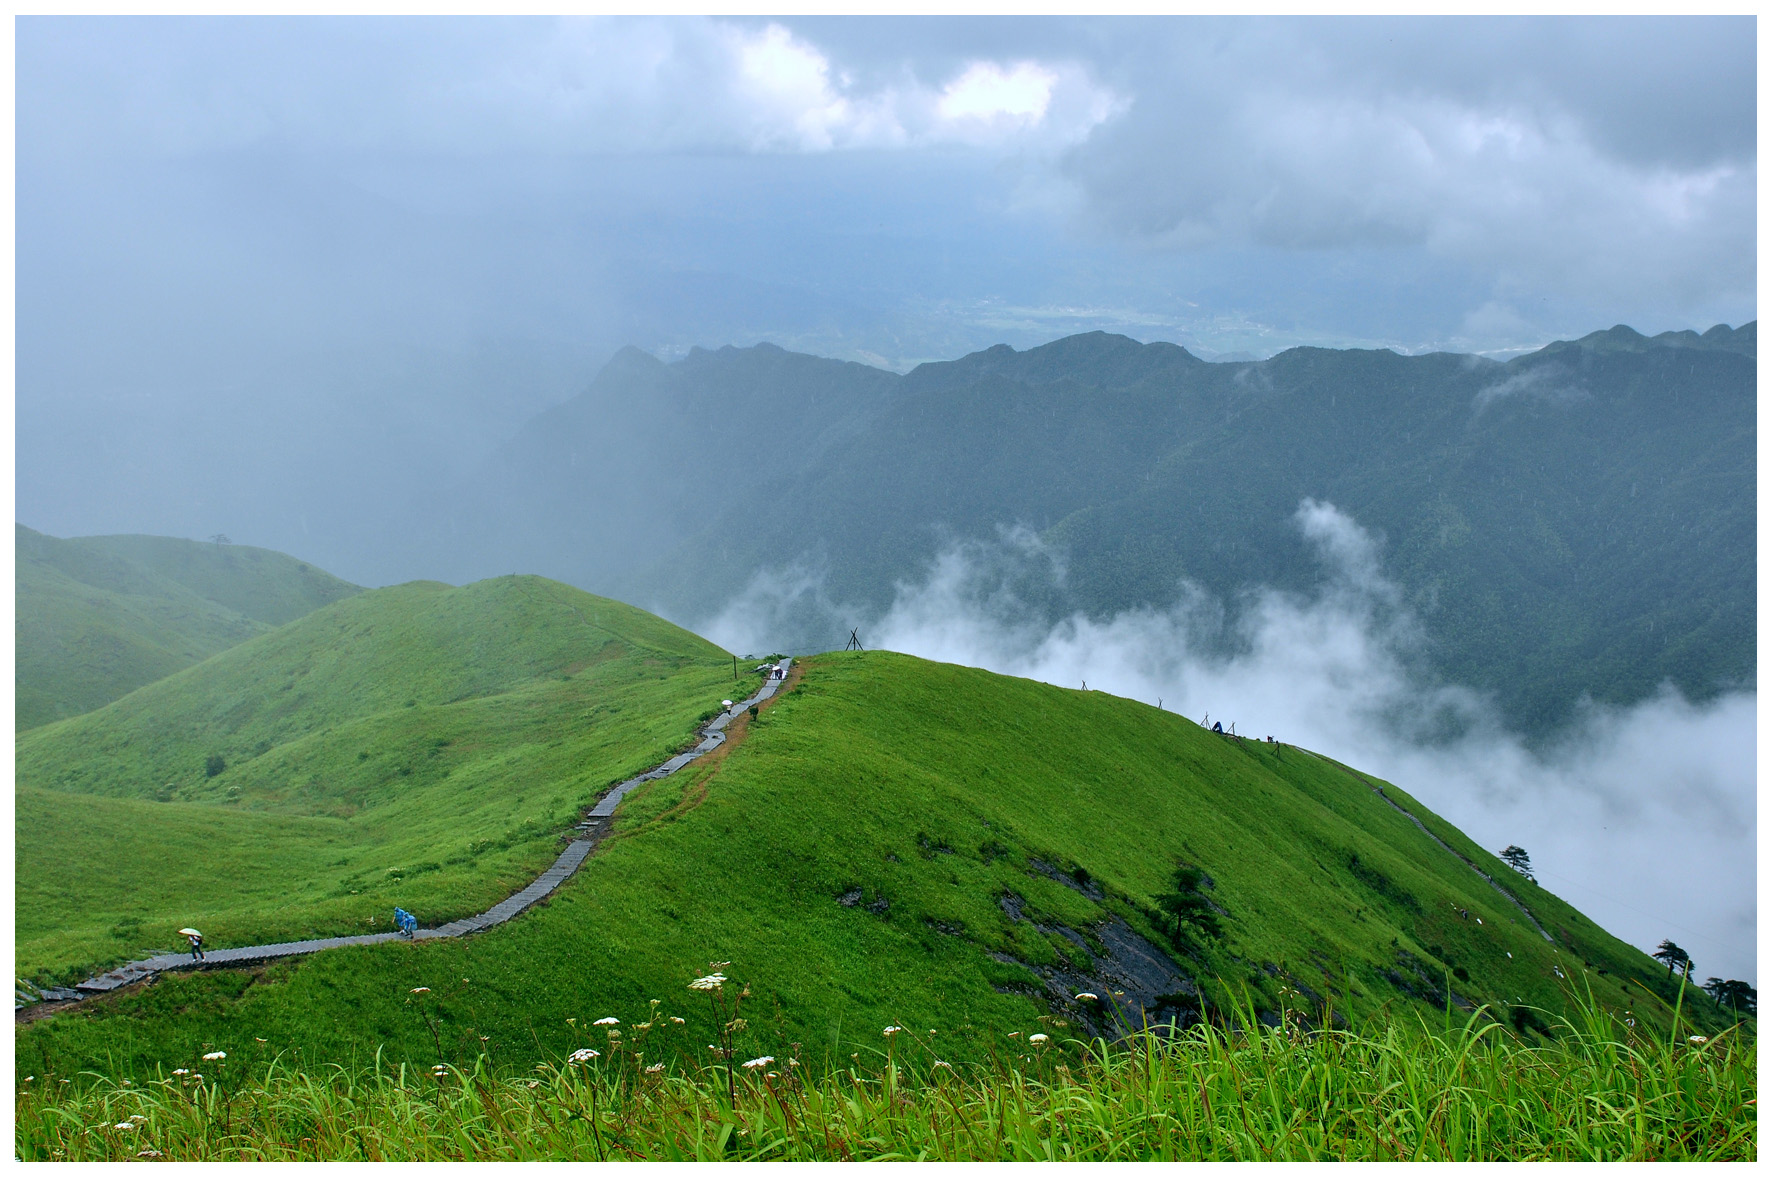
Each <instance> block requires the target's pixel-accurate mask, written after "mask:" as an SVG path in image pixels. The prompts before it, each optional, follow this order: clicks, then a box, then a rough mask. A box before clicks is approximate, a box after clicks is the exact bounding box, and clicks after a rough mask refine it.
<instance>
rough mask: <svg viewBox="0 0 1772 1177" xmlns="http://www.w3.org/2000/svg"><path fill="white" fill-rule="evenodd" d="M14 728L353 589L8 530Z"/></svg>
mask: <svg viewBox="0 0 1772 1177" xmlns="http://www.w3.org/2000/svg"><path fill="white" fill-rule="evenodd" d="M14 547H15V551H16V554H17V572H16V585H17V604H16V612H15V614H14V624H15V629H16V634H17V642H18V648H17V665H16V684H17V696H16V699H15V703H14V716H15V720H16V722H17V725H18V727H19V729H20V730H21V731H22V730H24V729H26V728H33V727H38V726H40V725H42V724H45V723H50V722H52V721H54V720H57V719H64V718H66V717H68V716H70V715H80V714H83V713H85V712H87V711H91V710H92V709H93V708H95V707H102V706H103V705H104V704H106V703H109V702H110V701H111V700H113V699H117V698H121V697H122V696H124V695H126V694H128V693H129V692H130V691H133V690H134V689H135V688H137V687H139V686H142V685H143V684H145V683H150V682H153V681H155V680H156V679H160V678H164V677H166V676H167V675H169V674H171V673H173V672H174V671H177V670H182V669H184V668H185V667H187V666H190V665H191V664H192V663H195V662H201V661H202V660H203V659H205V658H207V657H209V656H210V655H211V654H215V653H218V652H220V651H222V650H225V649H227V648H228V647H230V646H234V645H238V644H239V643H241V642H243V641H245V640H247V639H248V638H252V637H256V636H257V635H259V634H261V633H264V632H266V631H268V630H271V629H274V628H275V627H277V626H279V625H283V624H284V623H286V622H289V621H293V620H295V619H296V618H297V617H301V616H303V615H304V614H306V613H309V612H312V611H313V610H315V609H317V608H319V607H320V606H322V605H325V604H328V603H330V602H332V601H336V600H340V599H342V598H344V597H347V596H350V595H351V594H352V593H356V592H360V591H362V590H361V589H359V588H358V587H357V586H356V585H353V584H348V583H346V582H345V581H342V580H340V579H338V578H337V577H335V576H332V575H331V574H329V573H326V572H323V571H321V570H320V569H318V568H314V567H312V566H311V565H308V564H304V563H302V562H301V561H300V560H297V559H295V558H294V557H293V556H286V555H284V554H283V553H281V552H272V551H267V550H266V549H264V548H253V547H246V546H243V545H234V544H214V543H195V542H193V541H191V540H184V539H170V538H167V537H164V536H152V535H98V536H86V537H82V538H79V539H57V538H56V537H54V536H49V535H44V534H42V533H41V532H37V531H33V530H31V529H30V528H29V527H26V526H24V525H23V524H18V525H16V528H15V539H14Z"/></svg>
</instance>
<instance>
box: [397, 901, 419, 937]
mask: <svg viewBox="0 0 1772 1177" xmlns="http://www.w3.org/2000/svg"><path fill="white" fill-rule="evenodd" d="M394 927H396V928H398V929H399V930H400V934H401V935H402V936H404V937H406V938H407V939H408V940H411V939H412V938H413V937H414V936H415V935H416V934H417V933H418V917H417V916H415V915H413V914H412V913H411V912H410V911H407V910H406V909H405V908H404V907H396V908H395V909H394Z"/></svg>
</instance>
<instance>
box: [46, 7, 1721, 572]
mask: <svg viewBox="0 0 1772 1177" xmlns="http://www.w3.org/2000/svg"><path fill="white" fill-rule="evenodd" d="M16 44H17V86H16V94H17V152H16V161H17V185H16V192H17V229H18V233H17V243H18V249H17V325H18V337H17V338H18V357H17V360H18V363H17V372H18V414H17V420H18V441H19V471H18V501H19V507H18V510H19V516H20V518H21V519H22V520H24V521H26V522H30V523H33V524H34V525H36V526H39V527H42V528H45V529H47V530H50V531H52V532H54V533H56V534H71V533H80V532H92V531H106V530H110V531H116V530H145V531H160V532H171V533H174V534H209V533H210V532H211V531H216V530H225V531H229V532H230V534H233V533H235V532H239V533H241V535H237V536H236V538H241V537H242V536H252V537H256V538H257V539H258V541H259V542H264V543H271V544H273V545H275V544H279V543H281V544H284V545H289V546H299V544H300V541H301V537H302V536H309V537H311V536H313V535H314V532H315V521H316V520H320V519H324V520H326V522H325V524H324V525H323V526H321V527H320V530H321V531H323V532H324V533H325V534H326V535H328V536H337V535H338V534H340V532H341V529H342V528H343V527H344V523H342V522H341V520H343V519H348V518H349V516H350V513H351V511H352V509H353V508H354V506H355V505H356V504H360V503H362V502H363V501H365V500H366V499H371V500H372V499H374V498H375V497H376V496H378V495H388V494H393V493H398V491H399V488H400V487H402V486H406V485H410V484H411V483H413V482H414V480H417V481H419V482H423V481H424V480H425V479H427V478H430V477H433V476H437V475H439V474H441V473H446V472H447V471H448V470H449V469H451V468H455V467H459V466H460V465H461V464H463V463H466V462H469V461H472V460H474V459H475V458H477V457H478V456H480V455H481V454H482V453H484V451H485V449H486V447H487V446H488V445H490V444H492V443H494V442H496V441H497V440H498V439H500V438H502V437H505V436H508V435H509V434H510V433H512V432H514V430H515V429H516V428H517V426H518V425H519V424H520V423H521V421H522V420H523V419H525V418H526V417H527V416H529V415H530V414H532V413H534V412H535V411H537V410H538V409H540V408H543V407H545V406H546V405H548V404H550V403H554V402H557V401H559V400H562V399H564V398H566V397H567V396H570V395H572V394H573V393H575V392H576V391H578V390H579V389H580V388H582V387H583V386H584V384H585V383H586V382H587V381H588V380H589V378H590V376H591V375H592V374H593V373H594V372H595V370H596V368H597V367H598V366H600V365H601V363H602V362H603V361H604V360H605V359H607V357H608V356H609V355H611V354H612V353H613V352H614V351H615V350H616V349H617V348H618V347H620V346H622V345H624V344H629V343H632V344H637V345H639V346H641V347H644V348H646V349H648V350H651V351H654V352H656V353H658V354H660V355H663V356H667V357H669V356H673V355H677V354H681V353H682V352H684V351H686V350H687V349H688V348H689V347H691V346H695V345H702V346H719V345H721V344H725V343H737V344H740V345H744V344H749V343H754V342H757V341H759V340H763V339H768V340H772V341H774V342H777V343H780V344H783V345H784V346H788V347H791V348H796V349H799V350H805V351H810V352H815V353H818V354H824V355H834V356H841V357H844V358H851V359H860V360H863V361H865V362H870V363H875V364H879V365H882V366H888V367H892V368H896V369H900V370H902V369H905V368H908V367H909V366H911V365H913V364H915V363H917V362H919V361H922V360H925V359H932V358H952V357H954V356H957V355H960V354H963V353H965V352H967V351H971V350H976V349H979V348H983V347H986V346H989V345H991V344H993V343H998V342H1008V343H1010V344H1013V345H1014V346H1017V347H1026V346H1030V345H1033V344H1037V343H1041V342H1045V341H1047V340H1050V339H1052V338H1056V337H1058V336H1061V335H1065V334H1069V333H1072V332H1074V331H1078V330H1091V329H1096V328H1104V329H1109V330H1116V331H1122V332H1124V333H1126V334H1129V335H1132V336H1133V337H1135V338H1138V339H1141V340H1146V341H1148V340H1153V339H1167V340H1172V341H1175V342H1178V343H1181V344H1183V345H1185V346H1188V347H1191V348H1193V349H1194V350H1195V351H1196V352H1198V353H1200V354H1202V355H1204V356H1206V357H1208V358H1212V357H1214V356H1219V355H1238V354H1239V353H1251V354H1255V355H1267V354H1271V353H1273V352H1274V351H1277V350H1280V349H1282V348H1284V347H1286V346H1290V345H1293V344H1297V343H1317V344H1325V345H1330V346H1361V345H1363V346H1390V347H1394V348H1397V349H1398V350H1408V351H1419V350H1424V349H1434V348H1450V349H1456V350H1473V351H1475V350H1482V351H1489V352H1494V353H1498V354H1505V353H1506V352H1508V351H1509V350H1510V349H1518V348H1526V347H1533V346H1537V345H1540V344H1543V343H1545V342H1547V341H1549V340H1551V339H1555V338H1561V337H1570V336H1575V335H1580V334H1583V333H1586V332H1587V331H1590V330H1594V329H1597V328H1603V327H1608V326H1611V325H1612V324H1614V323H1617V322H1626V323H1630V324H1631V325H1633V326H1635V327H1637V328H1639V329H1641V330H1643V331H1646V332H1651V333H1653V332H1657V331H1663V330H1668V329H1672V328H1686V327H1695V328H1699V329H1703V328H1705V327H1708V326H1710V325H1712V324H1714V323H1717V322H1728V323H1730V324H1731V325H1736V324H1739V323H1741V322H1743V321H1746V320H1748V319H1750V318H1753V317H1754V315H1755V313H1756V312H1755V305H1754V281H1755V266H1754V250H1755V236H1754V225H1755V221H1754V213H1755V155H1754V143H1755V123H1754V119H1755V106H1754V103H1755V90H1754V86H1755V64H1756V63H1755V55H1754V25H1753V22H1752V20H1751V19H1748V18H1718V19H1711V18H1703V19H1690V18H1682V19H1656V20H1644V19H1626V20H1620V19H1593V18H1582V19H1569V20H1528V19H1475V20H1449V19H1353V20H1343V19H1298V18H1292V19H1280V20H1243V19H1237V20H1231V19H1225V20H1220V19H1194V18H1184V19H1153V20H1144V19H1138V20H1066V19H1029V18H980V19H953V20H925V19H916V20H912V19H867V20H858V19H801V18H784V19H780V20H758V19H723V18H722V19H567V18H543V19H534V20H466V19H415V18H395V19H378V20H368V19H357V20H343V19H341V20H322V19H309V18H297V19H264V18H244V19H187V20H170V19H135V18H105V19H59V18H56V19H48V18H41V19H40V18H27V19H22V20H20V21H19V22H18V25H17V39H16ZM272 520H275V522H272Z"/></svg>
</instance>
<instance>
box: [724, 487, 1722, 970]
mask: <svg viewBox="0 0 1772 1177" xmlns="http://www.w3.org/2000/svg"><path fill="white" fill-rule="evenodd" d="M1296 522H1297V524H1298V526H1299V528H1300V532H1301V534H1302V535H1303V536H1304V537H1305V539H1306V541H1307V542H1308V543H1310V544H1311V545H1312V547H1313V548H1314V549H1315V550H1316V552H1317V554H1318V556H1319V558H1320V560H1321V562H1322V567H1323V571H1324V577H1323V581H1322V583H1321V585H1320V586H1319V587H1318V589H1317V590H1316V592H1315V593H1314V594H1311V595H1308V596H1301V595H1296V594H1289V593H1282V592H1277V591H1272V590H1264V591H1259V592H1254V593H1251V594H1249V595H1248V596H1247V597H1245V598H1244V599H1242V600H1241V601H1239V602H1238V603H1237V606H1236V608H1235V609H1227V608H1226V606H1225V605H1224V604H1223V603H1222V602H1219V601H1216V600H1214V599H1212V598H1211V597H1209V596H1208V595H1207V594H1205V593H1203V592H1201V591H1200V590H1198V589H1197V588H1193V587H1191V586H1188V585H1183V586H1181V587H1180V589H1179V591H1178V596H1177V600H1176V603H1175V604H1174V605H1172V606H1171V607H1169V608H1167V609H1150V608H1145V609H1136V610H1131V611H1128V612H1125V613H1121V614H1117V615H1114V616H1111V617H1107V618H1090V617H1086V616H1083V615H1080V614H1079V615H1074V616H1071V617H1066V618H1063V619H1061V620H1059V621H1058V622H1057V623H1056V624H1054V623H1051V622H1050V621H1048V620H1047V619H1046V618H1045V617H1044V616H1042V614H1041V613H1040V611H1039V610H1038V609H1037V608H1035V607H1034V606H1032V605H1031V604H1029V603H1028V602H1029V597H1030V594H1026V593H1023V592H1019V591H1017V586H1018V585H1021V586H1026V585H1027V584H1028V583H1029V580H1030V578H1032V579H1033V580H1036V581H1037V580H1038V579H1040V578H1047V579H1055V580H1062V577H1063V569H1062V567H1061V566H1059V565H1058V564H1057V563H1056V562H1055V559H1054V557H1053V555H1052V554H1051V553H1050V552H1049V551H1048V550H1047V549H1045V548H1044V547H1043V546H1042V545H1041V544H1040V542H1039V541H1038V540H1037V539H1036V538H1035V537H1033V536H1032V535H1031V534H1029V533H1026V532H1009V533H1005V535H1004V537H1003V539H1002V540H1001V541H1000V542H996V543H970V544H963V545H958V546H955V547H952V548H950V549H949V550H948V551H946V552H944V553H943V554H942V555H941V556H940V557H939V558H938V559H937V560H936V561H935V562H934V564H933V565H932V566H931V568H930V569H929V572H928V575H927V576H926V577H925V578H924V579H923V580H921V581H920V582H917V583H903V584H900V585H899V586H898V594H897V597H896V599H895V601H894V602H893V604H892V606H891V608H890V609H889V610H888V611H887V613H886V614H885V615H884V616H880V617H877V618H875V619H874V620H872V621H871V622H870V623H867V624H865V625H864V626H863V633H864V634H865V635H867V642H868V645H869V646H871V647H877V648H884V649H894V650H900V651H904V652H906V653H911V654H916V655H918V656H921V657H925V658H931V659H935V660H938V661H944V662H955V663H960V664H963V665H968V666H980V667H984V668H987V669H990V670H995V671H998V672H1001V673H1005V674H1014V675H1020V676H1024V677H1028V678H1035V679H1039V680H1042V681H1045V682H1050V683H1054V684H1056V685H1059V686H1064V687H1073V688H1075V687H1080V686H1081V685H1082V684H1083V683H1084V682H1087V683H1088V685H1089V688H1090V689H1091V690H1104V691H1108V692H1111V693H1113V694H1117V695H1122V696H1125V697H1128V698H1133V699H1139V700H1142V701H1144V702H1146V703H1151V704H1155V703H1157V702H1158V700H1159V699H1161V701H1162V705H1163V706H1164V707H1165V708H1166V709H1168V710H1171V711H1178V712H1181V713H1182V714H1185V715H1188V716H1190V717H1192V718H1194V719H1196V720H1198V719H1201V718H1203V717H1204V716H1205V715H1206V714H1207V713H1210V715H1211V716H1212V717H1213V718H1215V719H1222V720H1223V721H1224V722H1225V724H1226V725H1227V726H1229V725H1230V724H1232V723H1234V724H1235V725H1236V727H1237V730H1238V731H1239V732H1240V733H1241V734H1244V735H1249V736H1255V737H1258V738H1259V737H1263V736H1267V735H1272V736H1274V737H1275V738H1276V739H1279V740H1282V741H1284V742H1287V743H1293V744H1298V745H1301V746H1303V747H1307V748H1311V749H1313V750H1315V751H1318V752H1322V753H1324V754H1326V755H1329V756H1332V757H1334V758H1335V759H1337V760H1340V761H1342V762H1344V763H1347V764H1351V765H1354V766H1355V767H1357V768H1360V769H1361V770H1363V771H1367V772H1370V773H1373V774H1374V775H1377V776H1379V777H1383V778H1385V779H1388V780H1391V781H1393V782H1394V783H1396V784H1397V785H1398V786H1400V787H1401V788H1403V789H1405V790H1406V791H1408V792H1409V793H1411V794H1413V795H1414V796H1416V797H1418V798H1420V799H1421V800H1422V801H1423V802H1424V803H1425V804H1427V805H1428V806H1430V807H1431V808H1432V809H1434V810H1435V811H1436V812H1438V813H1439V814H1440V815H1441V816H1443V817H1445V818H1447V819H1448V820H1450V821H1452V822H1453V823H1455V824H1456V825H1458V826H1459V827H1460V828H1461V829H1463V830H1464V831H1465V832H1466V833H1467V834H1469V835H1470V836H1471V837H1473V838H1474V839H1476V840H1477V842H1478V843H1479V844H1481V845H1485V846H1488V847H1489V848H1490V849H1497V848H1499V847H1502V846H1505V845H1508V844H1510V843H1515V844H1519V845H1522V846H1525V847H1526V848H1527V850H1528V851H1530V853H1531V854H1532V858H1533V861H1534V863H1535V865H1537V866H1538V867H1539V868H1540V875H1541V878H1542V881H1543V882H1544V884H1545V885H1546V886H1547V887H1549V888H1551V889H1552V890H1554V891H1556V892H1557V893H1559V894H1560V895H1562V897H1563V898H1564V899H1566V900H1568V901H1569V902H1571V903H1573V904H1574V905H1575V906H1576V907H1578V908H1580V909H1581V910H1582V911H1584V912H1586V913H1587V914H1588V915H1589V916H1590V917H1592V918H1593V919H1595V920H1596V921H1598V922H1599V923H1600V924H1601V925H1602V926H1604V927H1606V928H1607V929H1608V930H1610V931H1612V932H1613V933H1614V934H1615V935H1618V936H1619V937H1621V938H1622V939H1624V940H1626V941H1628V942H1630V943H1633V944H1636V945H1638V946H1639V947H1642V948H1644V949H1649V948H1653V946H1654V945H1655V944H1656V943H1657V942H1658V941H1660V940H1661V939H1662V938H1664V937H1669V938H1672V939H1674V940H1675V941H1676V942H1679V943H1681V944H1682V945H1684V946H1685V947H1686V948H1687V950H1688V951H1689V952H1691V953H1692V955H1693V957H1694V958H1695V959H1696V960H1697V962H1698V968H1699V969H1700V971H1701V975H1711V974H1715V975H1719V976H1725V977H1729V976H1733V977H1740V978H1743V979H1746V980H1749V981H1752V980H1754V978H1755V975H1756V974H1755V942H1756V941H1755V937H1756V930H1755V913H1756V907H1755V899H1756V897H1755V870H1756V855H1755V838H1754V825H1755V811H1756V809H1755V807H1756V799H1755V783H1754V782H1755V776H1754V765H1755V749H1756V737H1755V726H1754V717H1755V698H1754V695H1753V694H1752V693H1735V694H1730V695H1727V696H1724V697H1722V698H1720V699H1717V700H1715V701H1712V702H1709V703H1703V704H1697V703H1692V702H1689V701H1688V700H1686V699H1684V698H1682V697H1681V696H1680V695H1679V694H1678V693H1677V692H1675V691H1673V690H1672V689H1671V688H1667V689H1664V690H1663V691H1662V692H1661V693H1659V694H1658V695H1656V696H1654V697H1652V698H1650V699H1647V700H1644V701H1643V702H1640V703H1638V704H1636V705H1635V706H1631V707H1622V708H1613V707H1599V706H1592V705H1589V706H1586V707H1585V708H1584V709H1582V711H1581V713H1580V717H1579V719H1578V721H1577V722H1576V723H1574V724H1573V725H1572V726H1571V727H1570V728H1569V729H1568V730H1567V731H1565V732H1564V733H1563V734H1562V736H1561V737H1560V738H1559V739H1558V740H1556V741H1555V742H1554V743H1553V744H1552V745H1551V746H1549V747H1546V748H1540V749H1536V750H1535V749H1533V748H1532V747H1530V746H1528V744H1527V743H1526V742H1525V741H1524V740H1523V739H1522V738H1520V737H1519V736H1518V735H1516V734H1515V733H1512V732H1510V731H1508V730H1507V729H1506V728H1505V726H1504V725H1503V724H1502V722H1501V721H1500V719H1499V717H1498V714H1497V712H1496V710H1495V709H1494V708H1493V707H1492V706H1491V705H1490V704H1489V702H1488V701H1487V700H1486V699H1485V698H1484V697H1483V696H1482V695H1481V694H1479V693H1477V692H1474V691H1471V690H1468V689H1466V688H1463V687H1459V686H1457V685H1447V684H1435V683H1432V682H1429V681H1428V680H1426V679H1425V678H1424V677H1423V676H1422V675H1421V674H1420V673H1418V671H1417V667H1418V665H1419V662H1418V657H1419V654H1420V651H1421V641H1422V630H1421V627H1420V625H1419V623H1418V621H1417V619H1416V618H1415V617H1414V616H1413V615H1412V614H1411V613H1410V612H1409V611H1408V609H1407V608H1406V607H1404V605H1403V603H1402V597H1401V595H1400V594H1399V592H1398V590H1397V587H1396V586H1395V585H1394V584H1393V583H1392V582H1390V581H1388V580H1387V579H1386V578H1385V577H1384V576H1383V574H1382V572H1381V569H1380V561H1379V550H1378V547H1377V544H1376V542H1375V541H1374V540H1373V538H1372V537H1371V536H1370V535H1369V534H1368V533H1367V532H1365V531H1364V530H1363V529H1362V528H1360V527H1359V526H1358V525H1357V524H1356V523H1355V522H1354V521H1353V520H1351V519H1349V518H1348V517H1347V516H1345V515H1344V514H1342V513H1341V512H1340V511H1338V510H1337V509H1336V508H1335V507H1333V506H1332V505H1330V504H1327V503H1316V502H1312V501H1309V500H1306V501H1305V502H1304V503H1302V504H1301V505H1300V508H1299V511H1298V514H1297V517H1296ZM791 615H802V616H807V615H824V616H827V617H845V618H854V617H860V616H865V613H864V612H863V611H860V610H856V609H852V608H843V607H839V606H838V605H836V604H835V603H833V602H831V601H830V600H829V599H828V598H827V597H826V596H825V594H824V590H823V588H822V581H821V579H820V578H819V577H818V576H817V575H816V574H814V573H812V572H809V571H807V570H804V569H802V570H799V571H798V572H797V573H796V574H795V575H794V576H793V577H792V578H791V579H788V580H782V579H779V578H776V577H767V576H765V577H759V578H758V579H757V580H756V581H755V582H754V583H753V584H752V586H751V588H750V590H749V591H748V592H747V593H746V594H745V595H744V596H743V597H742V598H741V599H739V600H737V601H734V602H733V603H732V605H731V606H729V607H728V609H727V610H726V611H725V612H724V613H723V614H722V616H721V617H720V618H719V619H717V620H716V622H715V623H713V624H712V625H711V626H709V627H707V628H706V629H705V630H704V632H707V633H709V635H710V636H711V637H713V638H714V640H716V641H719V642H721V643H722V644H724V645H727V646H729V647H731V648H734V649H739V648H742V649H747V650H749V649H757V650H761V649H762V647H763V646H766V645H768V644H769V638H768V637H767V636H765V635H767V634H769V633H770V632H783V631H784V630H785V629H786V627H787V625H788V624H790V616H791ZM1226 639H1228V644H1229V647H1230V652H1229V653H1226V652H1225V646H1226Z"/></svg>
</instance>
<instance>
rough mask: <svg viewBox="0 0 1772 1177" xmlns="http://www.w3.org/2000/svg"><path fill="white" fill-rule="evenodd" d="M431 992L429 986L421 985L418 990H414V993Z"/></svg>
mask: <svg viewBox="0 0 1772 1177" xmlns="http://www.w3.org/2000/svg"><path fill="white" fill-rule="evenodd" d="M430 991H431V987H430V986H429V985H420V986H419V987H418V988H417V989H414V990H413V992H414V993H429V992H430Z"/></svg>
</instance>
